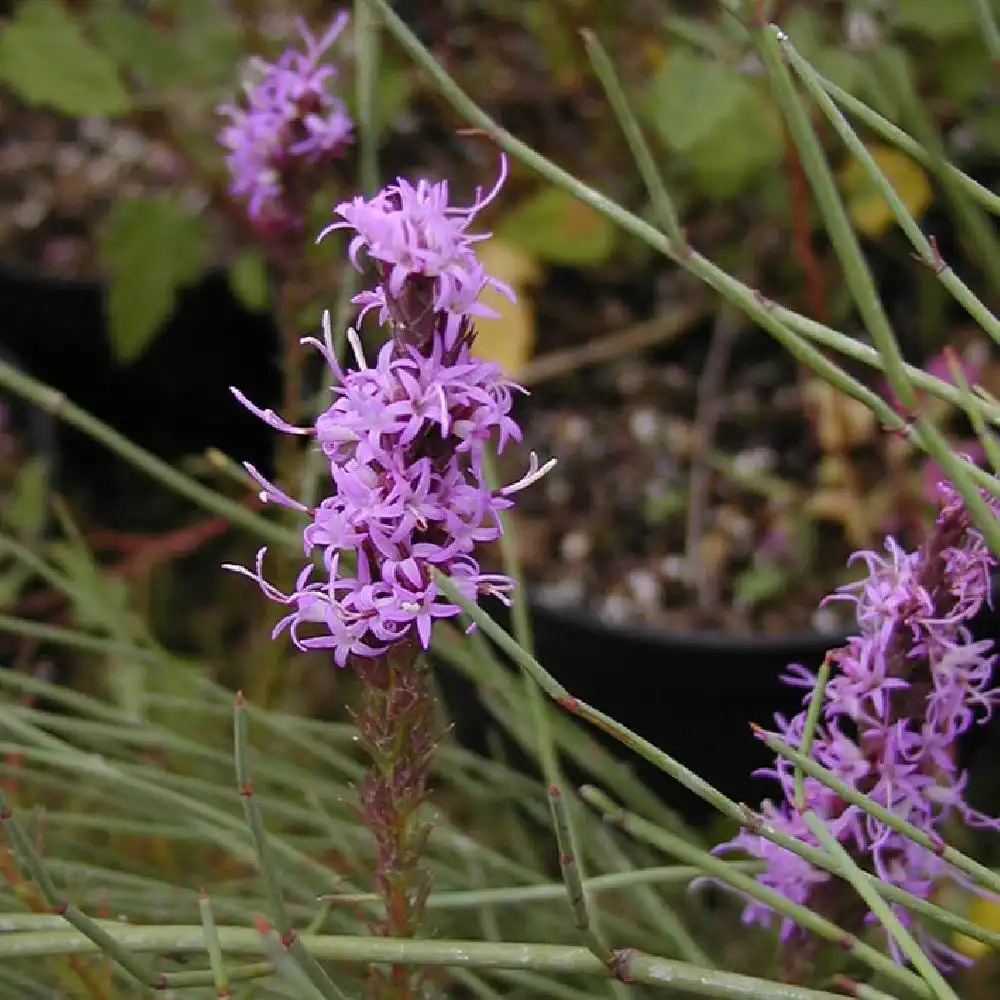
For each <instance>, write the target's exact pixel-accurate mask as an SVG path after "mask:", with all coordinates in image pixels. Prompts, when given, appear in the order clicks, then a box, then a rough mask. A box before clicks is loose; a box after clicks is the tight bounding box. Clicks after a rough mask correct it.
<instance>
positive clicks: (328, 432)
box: [229, 182, 551, 666]
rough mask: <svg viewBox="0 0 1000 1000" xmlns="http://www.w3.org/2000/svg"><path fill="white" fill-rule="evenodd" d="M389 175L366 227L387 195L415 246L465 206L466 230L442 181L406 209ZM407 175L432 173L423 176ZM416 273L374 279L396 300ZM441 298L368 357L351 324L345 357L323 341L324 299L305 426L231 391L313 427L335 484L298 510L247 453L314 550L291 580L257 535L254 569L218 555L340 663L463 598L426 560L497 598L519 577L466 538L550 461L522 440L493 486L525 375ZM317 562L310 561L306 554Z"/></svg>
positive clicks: (492, 532)
mask: <svg viewBox="0 0 1000 1000" xmlns="http://www.w3.org/2000/svg"><path fill="white" fill-rule="evenodd" d="M401 183H402V182H401ZM398 189H399V186H398V185H393V186H392V187H391V188H389V189H387V191H388V192H389V193H388V194H387V193H386V192H382V193H381V194H380V195H377V196H376V197H375V198H373V199H372V201H371V202H370V203H368V205H367V207H366V211H365V223H364V224H365V225H366V226H368V227H369V228H370V229H372V230H377V229H379V227H380V223H379V221H378V219H376V218H375V215H376V212H377V209H376V207H375V206H384V212H385V215H386V217H387V218H389V219H390V220H391V226H393V227H396V228H398V229H400V230H401V231H405V232H406V233H407V237H408V239H410V240H411V242H412V243H413V245H415V246H417V245H419V246H427V245H429V244H431V243H433V242H434V241H435V240H438V239H439V235H440V233H439V230H440V227H441V220H442V219H445V220H447V219H451V218H452V217H453V215H455V217H456V218H457V217H459V216H460V217H461V220H462V221H461V227H460V228H461V229H462V230H463V231H464V227H465V226H466V225H467V224H468V221H469V219H470V218H471V216H466V215H465V214H463V213H464V212H465V210H462V212H460V213H457V215H456V214H455V213H452V211H451V210H450V209H449V208H448V206H447V202H446V200H445V198H444V194H445V193H446V190H445V189H444V188H443V187H438V188H435V190H436V191H437V194H436V195H435V201H434V211H432V212H426V211H422V210H420V209H419V208H418V207H416V206H415V203H412V204H411V203H410V202H406V203H405V204H407V205H409V206H410V208H411V209H412V211H410V214H408V215H407V214H406V213H405V212H401V210H399V209H398V208H395V207H392V205H391V201H392V192H394V191H398ZM408 189H409V190H414V191H416V190H420V191H424V190H430V189H431V188H430V186H428V185H427V184H426V182H420V183H418V185H417V187H416V188H408ZM480 204H481V203H480ZM401 214H402V215H405V216H406V217H405V218H401ZM449 225H450V223H449ZM361 238H362V237H361V236H360V235H359V237H358V239H361ZM474 239H478V237H469V236H467V235H461V236H460V237H456V238H455V241H454V243H453V249H454V247H455V246H458V245H459V244H460V243H462V241H466V242H465V243H464V244H463V246H464V247H465V249H463V250H462V251H461V253H460V254H458V257H460V258H461V260H462V261H463V265H462V266H464V267H466V269H467V271H468V273H476V274H478V275H480V277H479V278H477V279H476V280H477V281H478V290H477V292H478V291H481V290H482V289H483V288H484V287H486V286H487V285H489V284H494V285H498V284H499V283H498V282H494V281H493V279H491V278H489V277H488V276H486V275H483V274H482V269H481V267H480V266H479V265H478V262H477V261H476V260H475V254H474V252H473V251H472V250H471V249H469V241H471V240H474ZM356 251H357V248H356V247H355V252H356ZM426 263H427V260H426V258H425V259H424V264H426ZM424 277H425V272H424V271H420V272H411V273H406V274H403V275H402V278H400V277H399V274H398V273H397V272H393V274H388V273H387V274H385V275H384V284H383V285H382V286H381V288H380V290H381V293H382V295H383V297H384V301H385V302H386V306H387V309H388V310H390V311H393V312H396V311H398V307H399V302H400V299H401V298H404V297H406V296H408V295H409V294H410V291H411V289H410V288H409V286H408V283H409V282H412V281H415V280H422V279H423V278H424ZM449 287H451V286H449ZM424 290H426V289H424ZM397 296H398V297H397ZM439 304H440V305H442V308H440V309H436V310H434V311H432V312H431V313H430V314H429V316H425V315H421V317H420V323H421V326H422V329H423V334H424V335H422V336H421V338H415V337H413V336H409V335H408V332H412V331H407V329H405V328H404V326H403V324H398V323H395V324H394V336H393V338H392V339H391V340H389V341H388V342H387V343H386V344H385V345H384V346H383V347H382V348H381V349H380V350H379V353H378V355H377V357H376V358H375V361H374V364H371V365H369V363H368V361H367V359H366V358H365V355H364V352H363V350H362V347H361V341H360V338H359V337H358V335H357V333H355V331H353V330H350V331H349V332H348V340H349V342H350V344H351V347H352V349H353V352H354V362H355V367H353V368H345V367H344V366H342V365H341V364H340V363H339V362H338V360H337V358H336V357H335V355H334V350H333V345H332V331H331V330H330V326H329V314H327V315H326V316H325V317H324V334H325V336H324V338H323V341H322V342H321V341H319V340H315V339H310V340H309V341H308V342H309V343H311V344H312V345H313V346H314V347H316V348H317V349H318V350H319V351H320V353H321V354H322V355H323V357H324V358H325V360H326V362H327V364H328V365H329V367H330V369H331V371H332V373H333V376H334V380H335V382H334V385H333V387H332V392H333V400H332V402H331V404H330V406H329V407H327V409H326V410H325V411H324V412H323V413H321V414H319V416H318V417H317V418H316V421H315V423H314V425H313V426H312V427H309V428H297V427H292V426H290V425H289V424H287V423H285V422H284V421H283V420H282V419H281V418H280V417H278V416H277V415H276V414H274V413H273V412H272V411H270V410H261V409H259V408H258V407H256V406H254V405H253V404H252V403H251V402H250V401H249V400H247V399H246V397H244V396H243V395H242V394H241V393H239V392H238V391H237V390H233V391H234V393H235V395H236V396H237V398H238V399H239V400H240V401H241V402H242V403H243V404H244V405H245V406H247V407H248V408H249V409H250V410H251V411H252V412H254V413H255V414H256V415H257V416H259V417H260V418H261V419H262V420H264V421H265V422H266V423H267V424H268V425H269V426H271V427H273V428H275V429H277V430H281V431H284V432H286V433H294V434H305V435H308V436H310V437H312V438H313V439H314V441H315V443H316V446H317V447H318V448H319V449H320V450H321V451H322V453H323V455H324V457H325V458H326V460H327V462H328V466H329V471H330V483H331V492H330V495H329V496H328V497H326V498H325V499H324V500H323V501H322V502H321V503H319V504H318V506H316V507H315V508H314V509H311V510H309V509H307V508H305V507H304V506H303V505H302V504H300V503H299V502H298V501H296V500H294V499H292V498H291V497H289V496H288V495H287V494H285V493H284V492H282V491H281V490H280V489H279V488H278V487H276V486H275V485H274V484H272V483H270V482H268V481H267V480H266V479H265V478H264V477H263V476H262V475H261V474H260V473H259V472H258V471H257V470H256V469H254V468H253V467H252V466H248V467H247V469H248V472H249V473H250V475H251V476H252V477H253V478H254V480H255V481H256V482H257V483H258V485H259V486H260V487H261V498H262V499H264V500H267V501H270V502H274V503H278V504H280V505H282V506H286V507H290V508H292V509H293V510H296V511H299V512H302V513H306V514H308V515H309V518H310V522H309V524H307V525H306V527H305V529H304V531H303V545H304V551H305V554H306V555H307V556H308V557H310V559H311V560H312V561H311V563H310V565H309V566H308V567H307V569H305V570H303V573H302V574H301V575H300V576H299V579H298V581H297V582H296V585H295V586H294V587H293V588H292V590H291V591H290V592H289V593H287V594H285V593H282V592H280V591H278V590H277V589H276V588H274V587H273V586H271V585H270V584H269V583H268V582H267V581H266V580H265V579H264V577H263V572H262V560H263V554H264V553H263V550H261V552H260V553H259V555H258V559H257V564H256V568H255V569H254V570H248V569H244V568H242V567H229V568H231V569H235V570H236V571H237V572H240V573H244V574H245V575H247V576H250V577H251V578H252V579H254V580H256V581H257V583H258V584H259V585H260V587H261V589H262V590H263V591H264V593H265V594H266V595H267V596H268V597H269V598H271V599H272V600H275V601H279V602H281V603H283V604H286V605H288V606H289V607H290V608H291V610H290V612H289V614H287V615H286V616H285V617H284V618H282V619H281V621H279V622H278V624H277V626H276V627H275V634H277V633H278V632H280V631H282V630H284V629H288V631H289V632H290V634H291V637H292V641H293V642H294V643H295V645H296V646H297V647H298V648H300V649H329V650H330V651H331V653H332V656H333V660H334V662H335V663H336V664H337V665H338V666H344V665H345V664H346V663H347V662H348V660H349V659H350V658H352V657H375V656H380V655H382V654H383V653H385V652H386V651H387V650H388V649H389V648H390V647H391V646H393V645H394V644H396V643H400V642H403V641H404V640H412V641H414V642H417V643H419V645H420V646H422V647H424V648H427V646H428V644H429V643H430V638H431V630H432V627H433V623H434V621H435V620H436V619H438V618H451V617H454V616H456V615H458V614H459V613H460V610H461V609H460V608H459V606H458V605H457V604H455V603H453V602H452V601H450V600H449V599H448V598H446V597H445V596H444V595H442V594H440V593H439V592H438V590H437V587H436V585H435V583H434V580H433V576H432V570H438V571H440V572H442V573H444V574H446V575H447V576H449V577H450V578H451V580H452V581H453V582H454V583H455V584H456V585H457V586H458V588H459V590H460V591H461V593H462V594H463V595H464V596H465V597H467V598H469V599H470V600H475V599H476V598H477V597H479V596H480V595H484V594H491V595H493V596H495V597H498V598H500V599H501V600H506V599H507V598H506V595H507V593H508V592H509V591H510V590H511V588H512V587H513V586H514V581H513V580H511V579H510V578H508V577H506V576H503V575H499V574H492V573H485V572H483V571H482V569H481V568H480V565H479V562H478V561H477V558H476V555H475V553H476V550H477V549H478V547H479V546H481V545H483V544H485V543H489V542H492V541H495V540H496V539H497V538H499V537H500V534H501V524H500V516H499V515H500V512H501V511H502V510H504V509H506V508H508V507H510V506H511V505H512V503H513V501H512V499H511V498H512V496H513V495H514V494H515V493H516V492H517V491H518V490H520V489H523V488H524V487H525V486H528V485H530V484H531V483H532V482H534V481H535V480H536V479H538V478H539V477H540V476H542V475H544V474H545V472H546V471H547V469H548V468H549V466H550V465H551V463H549V464H548V465H546V466H545V467H543V468H539V467H538V462H537V459H536V458H535V456H534V455H532V456H531V463H530V466H529V469H528V471H527V473H526V475H525V476H524V477H523V478H522V479H521V480H519V481H518V482H516V483H513V484H511V485H509V486H506V487H503V488H501V489H492V488H491V487H490V486H489V485H488V483H487V477H486V470H485V460H486V454H487V451H488V450H495V451H497V452H499V451H502V450H503V449H504V447H505V445H506V444H507V443H508V442H510V441H512V440H515V441H516V440H520V438H521V431H520V428H519V427H518V425H517V423H516V421H515V420H514V418H513V416H512V415H511V410H512V406H513V393H514V392H515V391H523V390H521V389H520V387H519V386H517V385H515V384H514V383H513V382H511V381H509V380H508V379H507V378H505V377H504V375H503V372H502V371H501V370H500V368H499V367H498V366H497V365H496V364H493V363H492V362H488V361H483V360H481V359H479V358H476V357H475V356H473V354H472V343H473V340H474V336H475V330H474V328H473V326H472V323H471V320H470V318H469V316H470V314H474V313H476V312H477V310H476V308H475V305H476V304H475V302H474V301H468V302H466V303H465V308H466V310H467V311H466V312H465V313H458V312H456V311H454V310H455V309H456V308H457V305H456V303H455V301H454V300H452V299H447V301H439ZM417 339H419V340H420V341H421V342H420V344H419V346H418V344H417V342H416V341H417ZM345 553H351V554H352V556H353V557H354V567H353V568H352V569H351V570H350V572H348V571H347V570H346V568H345V566H344V565H343V564H344V562H345V561H346V560H345V559H344V558H343V557H344V555H345ZM317 562H318V563H319V564H321V565H322V567H323V568H322V570H321V571H319V570H314V569H313V565H314V564H315V563H317ZM314 573H315V577H316V578H314Z"/></svg>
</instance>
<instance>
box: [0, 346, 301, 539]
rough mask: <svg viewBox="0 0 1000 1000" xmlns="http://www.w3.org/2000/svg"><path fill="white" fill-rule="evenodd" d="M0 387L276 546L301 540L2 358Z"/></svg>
mask: <svg viewBox="0 0 1000 1000" xmlns="http://www.w3.org/2000/svg"><path fill="white" fill-rule="evenodd" d="M0 387H2V388H4V389H5V390H7V391H8V392H12V393H14V395H16V396H19V397H21V398H22V399H25V400H27V401H28V402H29V403H33V404H34V405H35V406H37V407H39V409H41V410H44V411H45V412H46V413H48V414H50V415H51V416H53V417H56V418H57V419H59V420H63V421H65V422H66V423H67V424H69V425H70V426H71V427H75V428H76V429H77V430H79V431H82V432H83V433H84V434H86V435H87V436H88V437H90V438H93V439H94V440H95V441H97V442H99V443H100V444H102V445H104V446H105V447H106V448H107V449H108V450H109V451H112V452H114V453H115V454H116V455H118V456H119V457H120V458H122V459H124V461H126V462H128V463H129V465H134V466H135V467H136V468H137V469H139V470H140V471H141V472H144V473H146V475H148V476H149V477H150V478H151V479H154V480H156V481H157V482H158V483H160V484H161V485H162V486H165V487H166V488H167V489H169V490H172V491H173V492H174V493H177V494H178V495H180V496H182V497H184V498H185V499H187V500H190V501H191V502H192V503H194V504H196V505H198V506H199V507H202V508H203V509H205V510H207V511H209V512H210V513H212V514H218V515H219V516H220V517H224V518H226V520H227V521H229V522H230V523H232V524H235V525H237V526H239V527H241V528H245V529H246V530H248V531H251V532H253V533H254V534H255V535H258V536H259V537H261V538H264V539H266V540H268V541H271V542H274V543H275V544H276V545H282V546H290V547H294V546H296V545H297V544H301V539H300V536H299V535H298V534H297V533H296V532H295V531H292V530H291V529H289V528H284V527H282V526H281V525H280V524H276V523H274V522H273V521H269V520H268V519H267V518H264V517H261V516H260V515H259V514H255V513H254V512H253V511H250V510H247V508H246V507H244V506H243V505H242V504H240V503H237V502H236V501H235V500H230V499H229V498H228V497H225V496H223V495H222V494H221V493H217V492H215V490H212V489H209V488H208V487H207V486H203V485H202V484H201V483H199V482H198V481H197V480H195V479H192V478H191V477H190V476H186V475H185V474H184V473H183V472H180V471H179V470H177V469H175V468H174V467H173V466H172V465H168V464H167V463H166V462H164V461H163V460H162V459H160V458H157V457H156V456H155V455H153V454H150V452H148V451H145V450H144V449H142V448H140V447H139V446H138V445H136V444H133V443H132V442H131V441H129V440H128V438H126V437H124V436H123V435H122V434H119V433H118V431H116V430H114V429H113V428H111V427H109V426H108V425H107V424H106V423H104V422H103V421H101V420H98V419H97V418H96V417H93V416H91V415H90V414H89V413H87V412H86V411H85V410H82V409H80V407H79V406H77V405H76V404H75V403H72V402H70V400H68V399H67V398H66V397H65V396H64V395H63V394H62V393H61V392H59V391H58V390H57V389H53V388H52V387H51V386H48V385H45V384H44V383H43V382H39V381H38V380H37V379H33V378H31V377H30V376H28V375H25V374H23V373H22V372H20V371H18V369H17V368H15V367H14V366H13V365H11V364H8V363H7V362H6V361H4V360H2V359H0Z"/></svg>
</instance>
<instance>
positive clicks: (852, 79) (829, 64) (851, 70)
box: [813, 45, 865, 97]
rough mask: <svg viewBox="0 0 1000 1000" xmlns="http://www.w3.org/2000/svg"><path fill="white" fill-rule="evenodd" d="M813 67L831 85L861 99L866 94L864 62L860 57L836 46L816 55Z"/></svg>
mask: <svg viewBox="0 0 1000 1000" xmlns="http://www.w3.org/2000/svg"><path fill="white" fill-rule="evenodd" d="M813 66H814V67H815V68H816V70H817V72H818V73H819V74H820V75H821V76H825V77H826V78H827V79H828V80H829V81H830V82H831V83H835V84H836V85H837V86H838V87H841V88H842V89H843V90H846V91H847V92H848V93H851V94H853V95H854V96H855V97H861V96H862V95H863V94H864V93H865V90H864V87H863V83H864V73H863V70H864V61H863V60H862V59H861V57H860V56H857V55H855V54H854V53H853V52H848V51H846V49H842V48H839V47H838V46H836V45H831V46H828V47H827V48H825V49H823V50H822V51H820V52H818V53H817V54H816V58H815V59H814V60H813Z"/></svg>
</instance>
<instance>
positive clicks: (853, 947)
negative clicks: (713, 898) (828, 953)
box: [580, 786, 931, 996]
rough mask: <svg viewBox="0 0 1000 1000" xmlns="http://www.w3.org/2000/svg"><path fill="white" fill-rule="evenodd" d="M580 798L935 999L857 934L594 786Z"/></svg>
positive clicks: (632, 832)
mask: <svg viewBox="0 0 1000 1000" xmlns="http://www.w3.org/2000/svg"><path fill="white" fill-rule="evenodd" d="M580 794H581V795H582V796H583V798H584V801H586V802H588V803H589V804H590V805H592V806H593V807H594V808H595V809H597V810H598V811H599V812H600V813H602V814H603V815H604V818H605V819H606V820H607V821H608V822H610V823H614V825H615V826H618V827H620V828H621V829H622V830H624V831H625V832H626V833H627V834H629V835H630V836H632V837H634V838H635V839H636V840H640V841H642V842H644V843H647V844H650V845H652V846H653V847H656V848H657V849H659V850H661V851H665V852H667V853H668V854H670V855H672V856H674V857H676V858H679V859H680V860H681V861H684V862H686V863H688V864H693V865H696V866H697V867H699V868H701V870H702V871H703V872H704V874H705V875H706V876H708V877H709V878H712V879H718V878H722V877H726V878H727V879H728V882H727V885H728V886H730V887H731V888H733V889H736V890H737V891H738V892H741V893H743V894H744V895H746V896H749V897H750V898H751V899H756V900H757V901H758V902H760V903H763V904H764V905H765V906H767V907H769V908H770V909H772V910H774V912H775V913H777V914H779V915H781V916H783V917H787V918H788V919H790V920H794V921H795V923H796V924H798V925H799V927H801V928H803V929H804V930H807V931H809V932H810V933H812V934H815V935H816V937H818V938H821V939H823V940H824V941H829V942H830V943H831V944H835V945H838V946H840V947H842V948H844V950H845V951H847V952H849V953H850V954H851V955H853V956H854V957H855V958H856V959H857V960H858V961H860V962H864V963H865V965H867V966H868V967H869V968H870V969H872V971H873V972H877V973H881V974H882V975H884V976H885V977H886V978H887V979H891V980H893V982H895V983H896V984H897V985H898V986H901V987H903V988H904V989H909V990H912V991H913V992H915V993H918V994H919V995H921V996H931V993H930V990H929V989H928V988H927V987H926V986H925V985H924V984H923V983H922V982H921V981H920V978H919V977H918V976H915V975H914V974H913V973H912V972H908V971H907V970H905V969H903V968H901V967H900V966H899V965H897V964H896V963H895V962H893V961H892V959H890V958H889V957H887V956H886V955H883V954H882V952H880V951H878V950H877V949H875V948H873V947H872V946H871V945H868V944H865V943H864V942H863V941H861V940H860V939H859V938H857V937H856V936H855V935H854V934H851V933H849V932H848V931H845V930H844V929H843V928H841V927H838V926H837V925H836V924H835V923H833V922H832V921H830V920H827V919H826V918H825V917H821V916H820V915H819V914H818V913H814V912H813V911H812V910H810V909H809V908H808V907H806V906H802V905H801V904H799V903H793V902H792V901H791V900H790V899H788V898H787V897H785V896H782V895H781V893H780V892H777V891H776V890H775V889H771V888H769V887H768V886H765V885H762V884H761V883H760V882H758V881H757V880H756V879H754V878H752V877H751V876H749V875H745V874H743V873H740V872H734V871H732V870H731V869H730V868H728V867H727V864H726V862H725V861H722V860H720V859H719V858H717V857H715V855H713V854H710V853H709V852H708V851H703V850H701V849H700V848H697V847H693V846H692V845H691V844H687V843H685V842H684V841H683V840H681V839H680V838H679V837H675V836H674V835H673V834H671V833H667V832H666V831H665V830H661V829H660V828H659V827H658V826H656V825H654V824H653V823H650V822H649V821H648V820H644V819H643V818H642V817H641V816H636V815H635V814H634V813H630V812H627V811H626V810H624V809H621V808H620V807H619V806H617V805H616V804H615V803H614V802H613V801H612V800H611V799H610V798H609V797H608V796H607V795H605V794H604V792H602V791H600V790H599V789H597V788H594V787H593V786H586V787H584V788H582V789H581V790H580ZM838 864H839V862H838Z"/></svg>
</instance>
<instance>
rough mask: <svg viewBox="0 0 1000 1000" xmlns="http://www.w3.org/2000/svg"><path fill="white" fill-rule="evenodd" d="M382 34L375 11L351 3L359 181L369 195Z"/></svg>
mask: <svg viewBox="0 0 1000 1000" xmlns="http://www.w3.org/2000/svg"><path fill="white" fill-rule="evenodd" d="M381 47H382V46H381V33H380V31H379V25H378V20H377V19H376V17H375V16H374V12H373V11H372V10H371V9H370V8H369V7H368V6H367V4H365V2H364V0H355V2H354V49H355V52H356V58H355V81H354V86H355V88H356V89H357V95H358V133H359V135H358V147H359V154H360V155H359V157H358V162H359V168H358V173H359V180H360V181H361V193H362V194H363V195H365V196H366V197H369V198H370V197H371V196H372V195H373V194H375V191H376V190H377V189H378V147H379V136H380V132H381V122H380V121H379V115H378V111H379V108H378V73H379V55H380V51H381Z"/></svg>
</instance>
